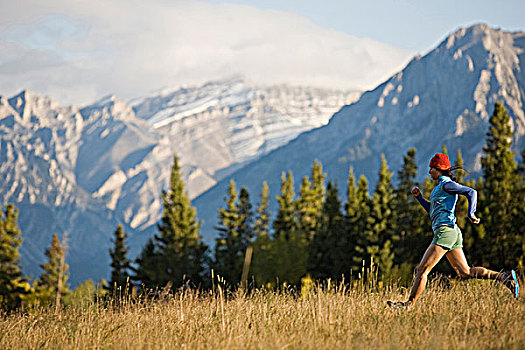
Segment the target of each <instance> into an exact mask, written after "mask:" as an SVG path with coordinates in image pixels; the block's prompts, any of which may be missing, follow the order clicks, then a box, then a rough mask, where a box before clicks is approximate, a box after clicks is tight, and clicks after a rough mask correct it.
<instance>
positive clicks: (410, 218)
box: [394, 148, 428, 278]
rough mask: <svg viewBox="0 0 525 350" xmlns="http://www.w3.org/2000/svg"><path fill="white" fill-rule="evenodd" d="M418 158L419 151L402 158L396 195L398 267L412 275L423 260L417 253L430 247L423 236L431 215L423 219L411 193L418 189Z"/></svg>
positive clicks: (419, 207) (412, 151) (421, 211)
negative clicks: (416, 187) (399, 265)
mask: <svg viewBox="0 0 525 350" xmlns="http://www.w3.org/2000/svg"><path fill="white" fill-rule="evenodd" d="M415 158H416V149H415V148H411V149H409V150H408V152H407V154H406V156H404V157H403V167H402V168H401V170H399V171H398V173H397V179H398V186H397V188H396V189H395V191H394V196H395V199H394V217H395V232H396V233H397V235H398V237H399V240H398V241H396V242H394V245H395V247H396V248H395V263H396V264H405V265H406V267H404V268H403V269H404V270H408V271H412V270H413V268H414V267H415V265H416V264H417V263H418V262H419V260H420V257H419V256H418V255H417V254H414V252H419V251H425V249H426V247H427V246H428V239H427V237H426V235H425V232H424V228H425V221H428V215H423V212H424V210H422V209H421V206H420V204H419V203H418V201H417V199H416V198H415V197H414V196H413V195H412V193H411V190H412V189H413V188H414V187H415V186H419V184H418V183H417V182H416V177H417V165H416V159H415ZM425 214H426V212H425ZM410 275H411V274H410ZM410 278H412V276H410Z"/></svg>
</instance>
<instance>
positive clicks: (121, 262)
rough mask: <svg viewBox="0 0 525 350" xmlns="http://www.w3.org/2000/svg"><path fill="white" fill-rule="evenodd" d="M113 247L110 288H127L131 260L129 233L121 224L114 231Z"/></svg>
mask: <svg viewBox="0 0 525 350" xmlns="http://www.w3.org/2000/svg"><path fill="white" fill-rule="evenodd" d="M114 236H115V238H114V240H113V249H110V250H109V255H110V257H111V265H110V266H111V280H110V283H109V286H108V289H109V290H112V291H113V290H115V289H118V288H121V289H124V288H127V286H126V284H127V283H128V278H129V273H128V270H129V268H130V264H129V260H128V258H127V256H126V255H127V253H128V247H127V246H126V239H127V238H128V235H127V234H126V232H124V229H123V228H122V225H121V224H119V225H118V227H117V229H116V230H115V233H114Z"/></svg>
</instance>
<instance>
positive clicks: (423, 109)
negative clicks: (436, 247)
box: [194, 25, 525, 242]
mask: <svg viewBox="0 0 525 350" xmlns="http://www.w3.org/2000/svg"><path fill="white" fill-rule="evenodd" d="M524 55H525V33H523V32H519V33H510V32H504V31H501V30H494V29H492V28H490V27H488V26H486V25H476V26H472V27H470V28H466V29H460V30H458V31H457V32H455V33H453V34H452V35H450V36H449V37H448V38H447V39H446V40H444V41H443V42H442V43H441V44H440V45H439V46H438V47H437V48H435V49H434V50H432V51H431V52H429V53H428V54H427V55H425V56H424V57H416V58H414V59H413V60H412V61H411V62H410V63H409V64H408V65H407V66H406V67H405V68H404V69H403V70H402V71H401V72H399V73H397V74H395V75H394V76H392V77H391V78H390V79H388V80H387V81H386V82H384V83H383V84H381V85H380V86H378V87H377V88H376V89H374V90H373V91H369V92H366V93H364V94H363V95H362V96H361V98H360V99H359V100H358V101H357V102H355V103H354V104H352V105H349V106H345V107H343V108H342V109H341V110H340V111H339V112H337V113H336V114H335V115H334V116H333V117H332V119H331V120H330V122H329V124H328V125H326V126H324V127H321V128H318V129H314V130H311V131H309V132H306V133H304V134H301V135H300V136H299V137H298V138H296V139H295V140H293V141H292V142H290V143H289V144H287V145H285V146H283V147H281V148H279V149H277V150H275V151H273V152H271V153H269V154H268V155H266V156H264V157H262V158H261V159H259V160H257V161H255V162H253V163H251V164H249V165H247V166H246V167H244V168H242V169H240V170H239V171H237V172H235V173H233V174H232V175H231V178H233V179H234V180H235V181H236V182H237V184H238V186H246V187H247V188H248V190H249V192H250V193H251V194H252V196H253V197H256V195H257V194H259V193H260V191H261V183H262V182H263V181H264V180H267V181H268V182H269V185H270V191H271V192H270V193H271V195H272V196H275V195H277V194H278V191H279V184H280V176H281V173H282V172H283V171H288V170H291V171H292V172H293V174H294V177H295V183H296V186H297V185H298V184H300V179H301V178H302V177H303V176H304V175H308V174H309V172H310V169H311V166H312V163H313V161H314V159H317V160H319V161H320V162H321V163H322V164H323V166H324V169H325V172H327V174H328V176H329V178H331V179H334V180H336V181H337V182H338V184H339V186H340V188H341V192H344V188H343V187H344V186H345V185H346V181H347V176H348V169H349V167H350V166H353V167H354V171H355V173H356V174H357V175H359V174H364V175H365V176H366V177H367V178H368V179H369V181H370V182H371V187H370V188H371V191H372V190H373V188H374V187H373V186H374V184H375V182H376V178H377V173H378V170H379V166H380V155H381V153H383V154H385V156H386V157H387V160H388V162H389V166H390V168H391V169H393V170H396V171H397V170H398V169H400V167H401V165H402V158H403V155H405V154H406V152H407V151H408V149H409V148H411V147H415V148H416V149H417V152H418V153H417V162H418V166H419V167H420V170H419V173H420V178H423V176H424V175H425V174H426V173H427V171H428V161H429V159H430V158H431V156H432V155H433V154H434V153H436V152H439V151H440V150H441V148H442V146H443V145H446V146H447V148H448V152H449V154H450V155H451V157H452V160H454V157H455V155H456V154H457V151H458V149H461V151H462V153H463V158H464V159H465V168H466V169H467V170H469V171H471V172H473V173H474V174H476V173H478V174H479V171H480V169H481V166H480V158H481V155H482V147H483V145H484V144H485V138H486V133H487V131H488V119H489V117H490V115H491V114H492V112H493V108H494V104H495V102H496V101H501V102H503V103H504V105H505V107H506V108H507V109H508V112H509V114H510V115H511V118H512V126H513V130H514V136H513V145H514V150H521V149H522V148H523V146H524V138H523V135H524V134H525V114H524V107H523V101H524V98H525V93H524V91H525V73H524V72H525V56H524ZM228 182H229V178H228V179H224V180H223V181H221V182H219V183H218V184H217V185H216V186H214V187H213V188H212V189H210V190H209V191H207V192H206V193H204V194H203V195H201V196H199V197H198V198H197V199H196V200H195V201H194V203H195V205H196V206H197V209H198V214H199V216H200V217H201V218H202V219H204V220H205V225H204V226H203V233H204V236H205V237H206V238H207V239H208V241H209V242H212V241H213V236H214V235H215V232H213V225H214V223H215V222H216V217H217V208H218V207H219V206H223V203H222V198H223V197H224V194H225V193H226V189H227V186H228ZM253 199H254V202H255V201H256V198H253ZM273 204H274V205H275V201H274V203H273Z"/></svg>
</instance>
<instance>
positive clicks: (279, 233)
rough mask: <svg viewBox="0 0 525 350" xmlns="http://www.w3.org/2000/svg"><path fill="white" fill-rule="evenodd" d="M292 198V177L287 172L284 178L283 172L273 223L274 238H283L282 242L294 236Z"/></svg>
mask: <svg viewBox="0 0 525 350" xmlns="http://www.w3.org/2000/svg"><path fill="white" fill-rule="evenodd" d="M294 197H295V191H294V183H293V175H292V173H291V172H289V173H288V176H286V174H285V173H284V172H283V173H282V175H281V194H280V195H279V196H277V202H278V204H279V209H278V211H277V217H276V218H275V220H274V222H273V230H274V236H275V238H281V237H283V238H284V240H288V239H290V237H292V236H294V235H295V234H296V231H297V222H296V221H295V210H294V209H295V208H294Z"/></svg>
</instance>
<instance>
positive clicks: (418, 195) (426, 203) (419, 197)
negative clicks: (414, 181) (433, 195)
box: [411, 186, 430, 213]
mask: <svg viewBox="0 0 525 350" xmlns="http://www.w3.org/2000/svg"><path fill="white" fill-rule="evenodd" d="M411 192H412V194H413V195H414V197H416V199H417V201H418V202H419V204H421V206H422V207H423V208H424V209H425V210H426V211H427V213H430V202H429V201H427V200H426V199H425V198H423V195H422V194H421V190H420V189H419V187H417V186H416V187H414V188H413V189H412V191H411Z"/></svg>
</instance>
